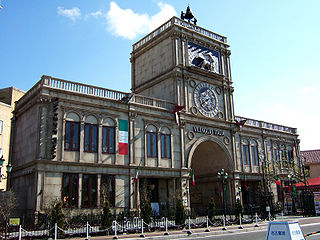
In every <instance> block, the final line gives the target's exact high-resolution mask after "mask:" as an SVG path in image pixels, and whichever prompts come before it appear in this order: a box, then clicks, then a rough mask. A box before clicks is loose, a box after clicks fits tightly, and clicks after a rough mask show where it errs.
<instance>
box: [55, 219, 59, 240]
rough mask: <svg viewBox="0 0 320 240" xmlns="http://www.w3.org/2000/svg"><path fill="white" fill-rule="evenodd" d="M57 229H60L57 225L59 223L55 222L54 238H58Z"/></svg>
mask: <svg viewBox="0 0 320 240" xmlns="http://www.w3.org/2000/svg"><path fill="white" fill-rule="evenodd" d="M57 230H58V227H57V224H56V223H55V224H54V240H57Z"/></svg>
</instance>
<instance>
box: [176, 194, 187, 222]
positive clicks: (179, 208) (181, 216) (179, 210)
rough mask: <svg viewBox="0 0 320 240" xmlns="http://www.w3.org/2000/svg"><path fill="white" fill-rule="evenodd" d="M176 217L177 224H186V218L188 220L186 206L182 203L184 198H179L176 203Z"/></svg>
mask: <svg viewBox="0 0 320 240" xmlns="http://www.w3.org/2000/svg"><path fill="white" fill-rule="evenodd" d="M175 217H176V218H175V219H176V224H177V225H181V224H184V222H185V220H186V215H185V212H184V207H183V204H182V200H181V199H178V201H177V203H176V214H175Z"/></svg>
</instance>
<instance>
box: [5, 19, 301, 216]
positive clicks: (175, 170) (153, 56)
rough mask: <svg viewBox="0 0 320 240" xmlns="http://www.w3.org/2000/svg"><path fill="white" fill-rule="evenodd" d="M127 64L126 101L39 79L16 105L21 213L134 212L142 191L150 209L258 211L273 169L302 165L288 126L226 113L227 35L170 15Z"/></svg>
mask: <svg viewBox="0 0 320 240" xmlns="http://www.w3.org/2000/svg"><path fill="white" fill-rule="evenodd" d="M131 64H132V92H131V93H124V92H118V91H113V90H109V89H105V88H101V87H95V86H89V85H85V84H80V83H76V82H70V81H66V80H62V79H57V78H54V77H50V76H43V77H42V78H41V79H40V81H39V82H38V83H36V84H35V85H34V87H33V88H31V89H30V90H29V91H28V92H27V93H26V94H25V95H24V96H23V97H22V99H20V100H19V102H17V104H16V110H15V119H16V127H15V132H14V143H13V152H12V156H13V158H12V165H13V172H12V175H11V184H12V186H13V187H14V189H15V190H16V192H17V193H18V194H19V198H20V199H21V202H20V210H21V214H34V213H38V212H43V211H45V209H46V207H47V206H48V205H49V204H50V201H53V200H54V199H61V200H62V201H63V202H64V206H65V207H70V208H72V213H73V214H77V213H80V212H88V211H93V210H95V209H98V208H99V207H101V205H102V203H103V202H104V199H108V200H109V201H110V203H111V205H112V206H113V207H114V209H116V210H117V211H122V210H123V209H125V208H126V209H130V210H137V209H139V208H140V206H141V205H140V204H141V201H142V199H143V197H144V195H145V194H146V195H147V197H148V198H149V199H150V201H151V204H152V207H153V209H154V211H156V212H158V211H159V212H161V211H162V209H165V208H167V207H168V206H172V205H173V204H174V202H175V200H176V199H177V198H181V199H182V200H183V204H184V206H185V207H186V208H192V209H194V211H195V212H196V213H198V214H205V213H206V208H207V205H208V203H209V201H210V199H211V198H213V199H214V200H215V202H216V206H217V208H218V209H222V208H223V207H224V208H225V209H226V208H228V209H232V208H233V206H234V204H235V201H236V199H240V200H241V201H242V203H243V204H244V205H245V206H247V205H259V204H260V200H259V194H260V195H261V193H263V192H265V191H266V184H262V183H265V182H266V179H267V176H269V174H270V173H271V172H272V173H273V174H286V173H287V172H286V171H287V170H285V169H283V168H282V167H281V166H284V165H285V166H287V167H288V166H290V164H293V163H295V164H296V165H299V164H301V163H300V159H299V157H298V155H297V153H298V150H299V149H298V139H297V137H298V135H297V131H296V129H295V128H290V127H285V126H280V125H277V124H272V123H267V122H264V121H257V120H254V119H248V118H244V117H239V116H235V113H234V102H233V92H234V88H233V85H232V84H233V82H232V79H231V71H230V50H229V45H228V44H227V38H226V37H224V36H221V35H218V34H216V33H213V32H211V31H208V30H206V29H203V28H201V27H199V26H196V25H193V24H191V23H189V22H187V21H183V20H181V19H179V18H176V17H173V18H172V19H170V20H169V21H168V22H166V23H164V24H163V25H162V26H160V27H159V28H157V29H156V30H154V31H153V32H151V33H150V34H149V35H147V36H146V37H144V38H143V39H141V40H140V41H138V42H137V43H135V44H134V45H133V51H132V53H131ZM222 169H223V170H224V173H227V174H228V177H227V178H223V176H225V177H226V176H227V175H226V174H223V172H222ZM218 172H220V173H221V174H222V179H224V180H222V179H220V178H218ZM221 174H220V176H221ZM191 175H192V176H193V177H194V178H193V177H191ZM193 179H194V181H193ZM267 187H270V190H272V191H273V192H274V195H275V198H276V201H277V200H278V199H277V196H278V195H277V189H276V184H275V183H274V182H270V181H268V182H267Z"/></svg>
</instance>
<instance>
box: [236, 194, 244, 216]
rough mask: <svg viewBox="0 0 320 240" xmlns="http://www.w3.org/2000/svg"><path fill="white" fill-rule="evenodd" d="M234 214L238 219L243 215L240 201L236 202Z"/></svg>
mask: <svg viewBox="0 0 320 240" xmlns="http://www.w3.org/2000/svg"><path fill="white" fill-rule="evenodd" d="M234 210H235V214H236V217H237V218H238V217H239V215H240V214H241V215H242V213H243V207H242V204H241V202H240V199H237V201H236V205H235V209H234Z"/></svg>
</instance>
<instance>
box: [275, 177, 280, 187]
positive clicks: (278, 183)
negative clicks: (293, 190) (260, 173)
mask: <svg viewBox="0 0 320 240" xmlns="http://www.w3.org/2000/svg"><path fill="white" fill-rule="evenodd" d="M275 179H276V184H277V185H279V186H280V185H281V182H280V181H279V178H278V177H275Z"/></svg>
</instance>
